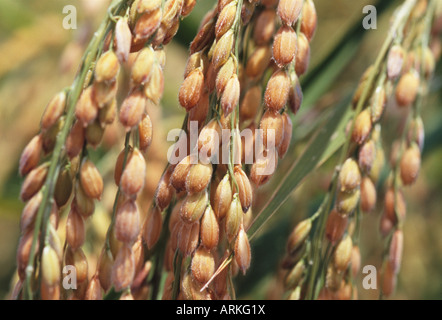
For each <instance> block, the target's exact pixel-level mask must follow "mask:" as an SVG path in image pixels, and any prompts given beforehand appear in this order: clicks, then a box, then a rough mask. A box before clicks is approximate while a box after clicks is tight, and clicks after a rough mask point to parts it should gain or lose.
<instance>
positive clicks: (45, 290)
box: [40, 281, 60, 300]
mask: <svg viewBox="0 0 442 320" xmlns="http://www.w3.org/2000/svg"><path fill="white" fill-rule="evenodd" d="M40 296H41V300H60V285H59V284H54V285H52V286H50V285H48V284H46V282H44V281H43V282H42V283H41V287H40Z"/></svg>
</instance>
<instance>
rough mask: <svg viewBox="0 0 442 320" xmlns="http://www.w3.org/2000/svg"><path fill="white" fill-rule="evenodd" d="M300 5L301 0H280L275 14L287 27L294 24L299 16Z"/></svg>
mask: <svg viewBox="0 0 442 320" xmlns="http://www.w3.org/2000/svg"><path fill="white" fill-rule="evenodd" d="M302 4H303V1H301V0H280V1H279V3H278V9H277V12H278V16H279V17H280V18H281V20H282V22H283V23H285V24H287V25H289V26H291V25H293V24H295V22H296V21H297V20H298V18H299V15H300V14H301V9H302Z"/></svg>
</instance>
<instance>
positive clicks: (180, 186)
mask: <svg viewBox="0 0 442 320" xmlns="http://www.w3.org/2000/svg"><path fill="white" fill-rule="evenodd" d="M191 166H192V164H191V157H190V155H189V156H187V157H185V158H184V159H182V160H181V161H180V162H179V163H178V164H177V165H176V167H175V169H174V170H173V172H172V176H171V177H170V184H171V185H172V186H173V187H174V188H175V190H176V191H177V192H181V191H183V190H184V189H185V188H186V178H187V175H188V173H189V171H190V168H191Z"/></svg>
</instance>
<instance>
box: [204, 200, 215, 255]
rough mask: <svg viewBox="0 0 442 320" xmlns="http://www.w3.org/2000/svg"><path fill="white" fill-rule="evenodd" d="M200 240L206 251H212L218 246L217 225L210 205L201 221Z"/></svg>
mask: <svg viewBox="0 0 442 320" xmlns="http://www.w3.org/2000/svg"><path fill="white" fill-rule="evenodd" d="M200 238H201V245H203V246H204V247H205V248H206V249H207V250H212V249H213V248H216V246H217V245H218V241H219V225H218V221H217V220H216V216H215V212H214V211H213V209H212V207H211V206H210V205H208V206H207V208H206V211H205V212H204V215H203V217H202V219H201V230H200Z"/></svg>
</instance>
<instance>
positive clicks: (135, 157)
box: [120, 148, 146, 196]
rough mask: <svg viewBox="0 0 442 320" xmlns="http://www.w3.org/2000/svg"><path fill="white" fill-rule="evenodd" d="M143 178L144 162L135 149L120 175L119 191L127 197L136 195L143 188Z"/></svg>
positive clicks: (144, 172)
mask: <svg viewBox="0 0 442 320" xmlns="http://www.w3.org/2000/svg"><path fill="white" fill-rule="evenodd" d="M145 177H146V160H145V159H144V157H143V155H142V154H141V152H140V150H138V148H135V149H134V150H133V152H132V155H131V157H130V159H128V161H127V164H126V167H125V168H124V171H123V174H122V175H121V181H120V187H121V190H122V191H123V192H124V194H125V195H127V196H135V195H137V194H138V193H139V192H140V191H141V190H142V189H143V187H144V182H145V180H146V179H145Z"/></svg>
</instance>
